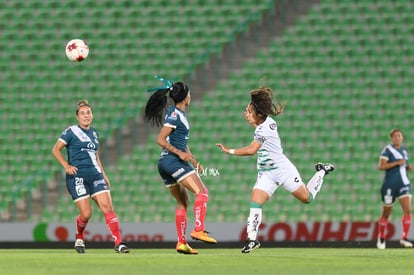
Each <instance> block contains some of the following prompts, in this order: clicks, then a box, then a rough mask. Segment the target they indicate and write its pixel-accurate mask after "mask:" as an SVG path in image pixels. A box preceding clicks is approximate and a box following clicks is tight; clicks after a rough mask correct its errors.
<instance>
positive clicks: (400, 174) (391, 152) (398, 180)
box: [380, 144, 410, 185]
mask: <svg viewBox="0 0 414 275" xmlns="http://www.w3.org/2000/svg"><path fill="white" fill-rule="evenodd" d="M380 158H381V159H386V160H387V161H388V162H394V161H396V160H399V159H405V165H401V166H395V167H393V168H390V169H388V170H386V171H385V177H384V182H385V183H390V184H403V185H407V184H409V183H410V181H409V180H408V177H407V165H408V159H409V158H408V152H407V150H406V149H405V148H404V147H402V146H401V147H400V149H397V148H395V147H394V146H392V145H391V144H389V145H387V146H385V147H384V149H383V150H382V152H381V157H380Z"/></svg>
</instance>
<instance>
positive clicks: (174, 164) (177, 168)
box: [158, 155, 195, 186]
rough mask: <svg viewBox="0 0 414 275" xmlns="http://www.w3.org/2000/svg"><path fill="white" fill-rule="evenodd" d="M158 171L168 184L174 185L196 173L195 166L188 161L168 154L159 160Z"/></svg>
mask: <svg viewBox="0 0 414 275" xmlns="http://www.w3.org/2000/svg"><path fill="white" fill-rule="evenodd" d="M158 172H159V173H160V176H161V178H162V180H163V181H164V184H165V185H166V186H171V185H174V184H176V183H178V182H180V181H182V180H183V179H184V178H186V177H187V176H188V175H190V174H192V173H195V170H194V168H193V167H192V166H191V165H190V164H188V162H186V161H183V160H181V159H179V158H178V157H176V156H171V155H166V156H162V157H161V158H160V159H159V160H158Z"/></svg>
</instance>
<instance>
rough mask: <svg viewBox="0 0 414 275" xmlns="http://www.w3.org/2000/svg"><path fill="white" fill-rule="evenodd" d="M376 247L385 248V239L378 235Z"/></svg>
mask: <svg viewBox="0 0 414 275" xmlns="http://www.w3.org/2000/svg"><path fill="white" fill-rule="evenodd" d="M400 242H401V241H400ZM377 248H378V249H385V239H384V238H381V237H380V236H378V239H377Z"/></svg>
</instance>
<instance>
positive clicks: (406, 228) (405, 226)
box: [401, 215, 411, 239]
mask: <svg viewBox="0 0 414 275" xmlns="http://www.w3.org/2000/svg"><path fill="white" fill-rule="evenodd" d="M410 226H411V215H403V217H402V236H401V239H407V238H408V232H410Z"/></svg>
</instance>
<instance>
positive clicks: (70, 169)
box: [52, 100, 129, 253]
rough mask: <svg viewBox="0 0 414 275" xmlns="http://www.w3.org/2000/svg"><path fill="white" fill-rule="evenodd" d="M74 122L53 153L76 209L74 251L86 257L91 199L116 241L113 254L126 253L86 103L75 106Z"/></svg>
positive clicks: (127, 251)
mask: <svg viewBox="0 0 414 275" xmlns="http://www.w3.org/2000/svg"><path fill="white" fill-rule="evenodd" d="M76 118H77V120H78V124H77V125H73V126H70V127H69V128H67V129H66V130H65V131H63V133H62V134H61V136H60V138H59V139H58V140H57V142H56V144H55V146H54V147H53V149H52V154H53V156H54V157H55V158H56V160H57V161H58V162H59V163H60V165H62V167H63V168H64V169H65V172H66V188H67V190H68V191H69V193H70V194H71V196H72V199H73V201H74V202H75V204H76V206H77V207H78V209H79V215H78V217H77V218H76V241H75V249H76V251H77V252H78V253H85V242H84V231H85V228H86V226H87V224H88V221H89V219H90V217H91V215H92V208H91V204H90V199H91V198H92V199H93V200H94V201H95V203H96V204H97V205H98V207H99V209H100V210H101V211H102V213H103V215H104V217H105V222H106V225H107V226H108V229H109V230H110V232H111V234H112V238H113V239H114V241H115V252H117V253H129V248H128V247H127V246H126V244H125V243H124V242H123V241H122V239H121V233H120V228H119V222H118V217H117V216H116V214H115V211H114V209H113V207H112V199H111V193H110V190H109V186H110V182H109V179H108V177H107V176H106V174H105V171H104V168H103V165H102V162H101V160H100V158H99V154H98V146H99V138H98V133H97V131H96V129H95V128H93V127H91V124H92V120H93V114H92V107H91V106H90V105H89V104H88V101H86V100H80V101H79V102H78V105H77V108H76ZM63 147H66V150H67V152H68V160H66V159H65V158H64V157H63V154H62V149H63Z"/></svg>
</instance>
